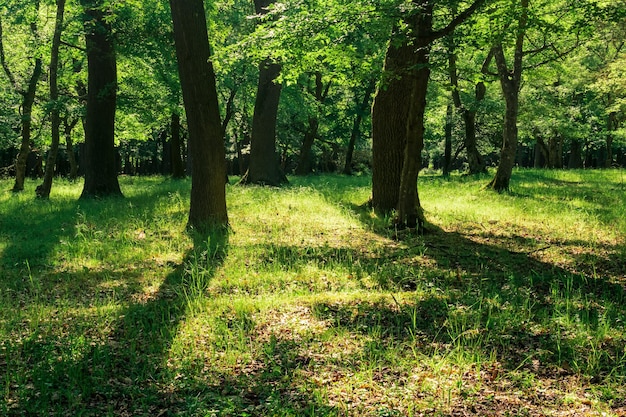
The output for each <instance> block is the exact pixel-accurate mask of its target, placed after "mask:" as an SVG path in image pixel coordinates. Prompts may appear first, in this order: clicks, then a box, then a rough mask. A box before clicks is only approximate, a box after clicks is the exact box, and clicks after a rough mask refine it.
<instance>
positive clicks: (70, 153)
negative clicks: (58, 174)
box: [63, 117, 79, 180]
mask: <svg viewBox="0 0 626 417" xmlns="http://www.w3.org/2000/svg"><path fill="white" fill-rule="evenodd" d="M78 120H79V119H78V118H76V119H74V120H72V121H71V122H68V120H67V117H65V118H64V119H63V134H64V136H65V152H67V159H68V161H69V162H70V179H71V180H75V179H76V178H77V177H78V162H77V161H76V154H75V153H74V144H73V142H72V130H74V127H76V124H77V123H78Z"/></svg>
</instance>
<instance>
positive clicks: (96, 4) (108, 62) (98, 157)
mask: <svg viewBox="0 0 626 417" xmlns="http://www.w3.org/2000/svg"><path fill="white" fill-rule="evenodd" d="M81 5H82V6H83V8H84V13H85V21H84V27H85V39H86V45H87V68H88V79H87V110H86V115H85V155H84V159H83V160H84V161H85V166H84V172H85V184H84V187H83V192H82V194H81V198H94V197H104V196H122V191H121V190H120V185H119V182H118V178H117V174H118V170H117V160H116V158H117V155H116V150H115V109H116V102H117V67H116V58H115V47H114V40H113V32H112V30H111V25H110V23H109V19H108V16H106V15H105V14H104V12H103V10H102V1H101V0H81Z"/></svg>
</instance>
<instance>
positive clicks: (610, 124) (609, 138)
mask: <svg viewBox="0 0 626 417" xmlns="http://www.w3.org/2000/svg"><path fill="white" fill-rule="evenodd" d="M618 128H619V123H618V120H617V113H615V112H611V113H610V114H609V117H608V119H607V135H606V159H605V161H604V167H605V168H611V166H613V140H614V132H615V131H616V130H617V129H618Z"/></svg>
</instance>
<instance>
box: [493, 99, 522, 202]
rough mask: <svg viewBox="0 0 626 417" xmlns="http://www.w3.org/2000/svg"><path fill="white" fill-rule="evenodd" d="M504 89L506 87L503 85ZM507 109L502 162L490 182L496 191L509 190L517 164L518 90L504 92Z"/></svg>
mask: <svg viewBox="0 0 626 417" xmlns="http://www.w3.org/2000/svg"><path fill="white" fill-rule="evenodd" d="M503 90H504V87H503ZM504 100H505V106H506V110H505V113H504V130H503V132H502V149H501V151H500V164H499V165H498V170H497V171H496V175H495V177H494V178H493V180H491V182H490V183H489V187H491V188H493V189H494V190H495V191H498V192H502V191H508V190H509V187H510V181H511V175H512V173H513V167H514V166H515V155H516V152H517V115H518V113H519V102H518V100H519V98H518V92H517V91H514V90H511V91H505V92H504Z"/></svg>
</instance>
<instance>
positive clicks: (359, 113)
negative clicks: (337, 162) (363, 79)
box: [343, 80, 376, 175]
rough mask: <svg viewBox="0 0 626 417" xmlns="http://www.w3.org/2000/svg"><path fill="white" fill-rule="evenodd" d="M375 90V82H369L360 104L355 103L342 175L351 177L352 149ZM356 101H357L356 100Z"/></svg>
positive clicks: (359, 134)
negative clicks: (354, 114)
mask: <svg viewBox="0 0 626 417" xmlns="http://www.w3.org/2000/svg"><path fill="white" fill-rule="evenodd" d="M375 88H376V82H375V81H374V80H370V82H369V83H368V84H367V88H366V89H365V93H364V94H363V99H362V100H361V102H357V103H356V116H355V117H354V123H353V124H352V131H351V132H350V142H349V143H348V149H347V150H346V161H345V164H344V166H343V173H344V174H345V175H352V159H353V157H354V149H355V148H356V142H357V140H359V137H360V136H361V122H362V121H363V115H364V114H365V112H366V111H367V108H368V107H369V104H370V100H371V99H372V94H373V93H374V89H375ZM357 100H358V99H357Z"/></svg>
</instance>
